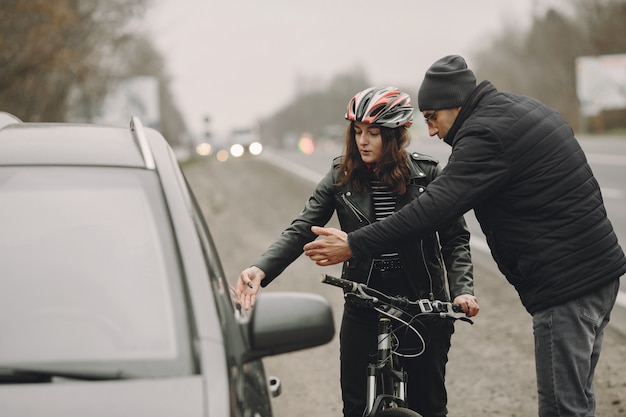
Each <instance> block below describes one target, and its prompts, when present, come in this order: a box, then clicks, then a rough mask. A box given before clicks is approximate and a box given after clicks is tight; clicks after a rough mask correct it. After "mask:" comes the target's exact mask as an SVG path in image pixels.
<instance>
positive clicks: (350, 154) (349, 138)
mask: <svg viewBox="0 0 626 417" xmlns="http://www.w3.org/2000/svg"><path fill="white" fill-rule="evenodd" d="M380 134H381V136H382V143H383V152H382V156H381V158H380V161H378V163H377V164H376V167H375V168H374V170H373V173H374V175H376V177H377V179H378V180H379V181H381V182H382V183H383V184H385V185H386V186H387V187H389V189H390V190H391V191H392V192H393V193H394V194H395V195H402V194H404V193H405V192H406V185H407V183H408V182H409V176H410V175H411V171H410V169H409V163H408V159H407V158H408V156H407V152H406V149H405V148H406V147H407V146H408V145H409V143H410V142H411V135H410V134H409V131H408V130H407V129H406V128H405V127H396V128H387V127H382V126H381V127H380ZM341 170H342V171H343V172H344V174H345V175H344V176H343V177H342V178H341V179H340V180H339V182H338V184H337V185H339V186H342V185H346V184H350V185H351V186H352V187H353V188H354V189H355V190H356V191H361V190H362V189H363V188H364V187H365V186H366V185H367V184H368V182H369V178H370V176H371V175H372V170H371V169H370V168H368V167H367V165H365V163H364V162H363V159H361V154H360V153H359V148H358V147H357V145H356V140H355V133H354V122H351V123H350V124H349V125H348V128H347V129H346V143H345V157H344V159H343V162H342V163H341Z"/></svg>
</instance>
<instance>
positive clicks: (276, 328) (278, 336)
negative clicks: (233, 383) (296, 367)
mask: <svg viewBox="0 0 626 417" xmlns="http://www.w3.org/2000/svg"><path fill="white" fill-rule="evenodd" d="M248 331H249V333H248V336H249V340H250V345H251V351H250V352H248V354H247V355H246V359H247V360H254V359H259V358H262V357H265V356H272V355H278V354H281V353H287V352H293V351H296V350H302V349H307V348H311V347H315V346H319V345H323V344H325V343H328V342H330V341H331V340H332V338H333V337H334V335H335V323H334V320H333V315H332V311H331V308H330V305H329V303H328V301H327V300H326V299H325V298H323V297H321V296H319V295H316V294H310V293H296V292H264V293H262V294H259V295H257V298H256V302H255V305H254V309H253V310H252V313H251V317H250V321H249V325H248Z"/></svg>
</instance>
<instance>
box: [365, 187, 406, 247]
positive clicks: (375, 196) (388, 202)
mask: <svg viewBox="0 0 626 417" xmlns="http://www.w3.org/2000/svg"><path fill="white" fill-rule="evenodd" d="M370 186H371V187H372V201H373V203H374V216H375V218H376V221H380V220H382V219H384V218H385V217H388V216H390V215H392V214H393V212H394V211H395V209H396V196H395V195H393V194H392V193H391V190H390V189H389V187H387V186H386V185H385V184H383V183H382V182H380V181H377V180H371V181H370ZM398 256H399V255H398V253H397V252H394V253H384V254H381V255H379V256H377V257H376V258H378V259H388V258H398Z"/></svg>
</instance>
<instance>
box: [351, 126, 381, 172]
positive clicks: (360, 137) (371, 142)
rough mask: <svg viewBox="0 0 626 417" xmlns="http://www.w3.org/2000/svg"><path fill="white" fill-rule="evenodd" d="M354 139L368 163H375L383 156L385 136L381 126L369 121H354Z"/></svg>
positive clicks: (363, 158) (362, 156)
mask: <svg viewBox="0 0 626 417" xmlns="http://www.w3.org/2000/svg"><path fill="white" fill-rule="evenodd" d="M354 140H355V141H356V146H357V148H358V149H359V153H360V154H361V159H362V160H363V162H365V163H366V164H375V163H377V162H378V161H380V159H381V158H382V156H383V137H382V135H381V133H380V127H378V126H376V125H371V124H368V123H362V122H354Z"/></svg>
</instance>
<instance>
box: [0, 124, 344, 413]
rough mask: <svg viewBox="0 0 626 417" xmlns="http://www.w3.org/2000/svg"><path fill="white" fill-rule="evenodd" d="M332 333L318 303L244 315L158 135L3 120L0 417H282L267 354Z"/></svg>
mask: <svg viewBox="0 0 626 417" xmlns="http://www.w3.org/2000/svg"><path fill="white" fill-rule="evenodd" d="M334 332H335V329H334V325H333V319H332V314H331V310H330V306H329V304H328V303H327V301H326V300H325V299H323V298H321V297H319V296H317V295H314V294H300V293H298V294H296V293H272V292H267V293H263V294H261V295H260V296H259V297H258V300H257V305H256V306H255V307H254V309H253V310H252V312H251V313H250V314H248V313H246V312H245V310H243V309H241V308H240V306H239V305H238V304H237V303H236V302H235V301H234V300H233V298H232V296H231V294H230V291H229V283H228V282H227V280H226V279H225V277H224V272H223V270H222V265H221V263H220V259H219V256H218V252H217V250H216V247H215V245H214V242H213V241H212V239H211V235H210V233H209V230H208V228H207V226H206V223H205V221H204V218H203V216H202V215H201V212H200V210H199V208H198V205H197V204H196V202H195V200H194V196H193V193H192V190H191V189H190V188H189V186H188V185H187V182H186V180H185V178H184V176H183V173H182V171H181V169H180V166H179V164H178V161H177V159H176V157H175V155H174V153H173V152H172V149H171V148H170V146H169V145H168V144H167V142H166V141H165V139H164V138H163V137H162V136H161V135H160V134H159V133H158V132H157V131H156V130H153V129H148V128H144V127H143V126H142V124H141V122H140V121H139V120H138V119H137V118H133V119H132V120H131V124H130V128H128V129H124V128H118V127H106V126H96V125H71V124H60V123H58V124H46V123H22V122H20V121H19V120H18V119H17V118H15V117H13V116H11V115H9V114H6V113H0V416H2V417H12V416H28V417H36V416H47V417H55V416H63V417H72V416H82V417H85V416H107V417H117V416H133V417H138V416H142V417H144V416H145V417H148V416H150V417H157V416H176V417H184V416H189V417H200V416H209V417H226V416H271V415H272V411H271V402H270V398H271V395H272V394H278V393H279V392H280V382H279V380H278V379H277V378H272V377H268V376H266V374H265V372H264V369H263V363H262V360H261V359H262V358H263V357H264V356H268V355H275V354H280V353H284V352H290V351H295V350H299V349H304V348H309V347H313V346H317V345H321V344H324V343H326V342H328V341H330V340H331V339H332V338H333V336H334Z"/></svg>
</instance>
